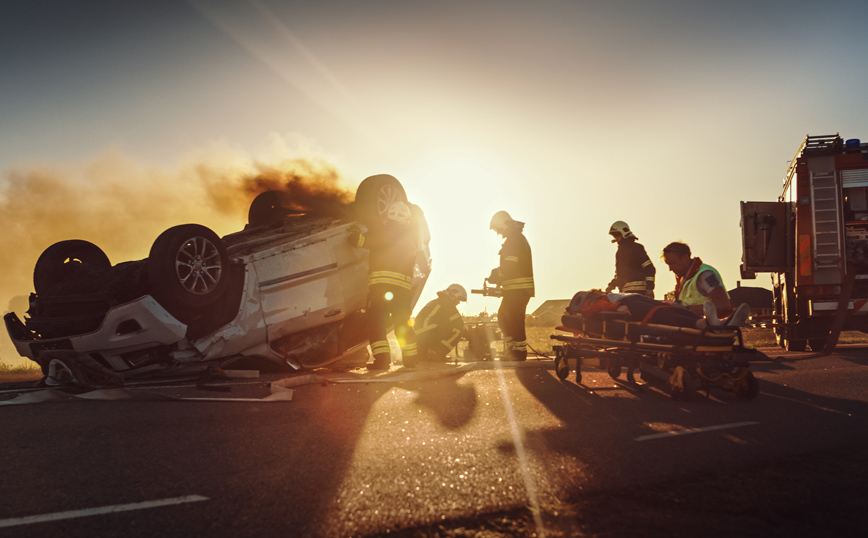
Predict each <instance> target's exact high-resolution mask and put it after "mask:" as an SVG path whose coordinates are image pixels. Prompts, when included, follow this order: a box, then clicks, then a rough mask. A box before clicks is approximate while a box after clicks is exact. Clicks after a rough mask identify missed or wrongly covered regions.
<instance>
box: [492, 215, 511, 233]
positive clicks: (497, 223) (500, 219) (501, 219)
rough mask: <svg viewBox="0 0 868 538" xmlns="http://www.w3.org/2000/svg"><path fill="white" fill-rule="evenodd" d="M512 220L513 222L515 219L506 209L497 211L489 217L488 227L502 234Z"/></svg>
mask: <svg viewBox="0 0 868 538" xmlns="http://www.w3.org/2000/svg"><path fill="white" fill-rule="evenodd" d="M513 222H515V220H513V218H512V217H510V216H509V213H507V212H506V211H498V212H497V213H495V214H494V216H493V217H491V224H490V225H489V228H491V229H492V230H494V231H495V232H497V233H499V234H501V235H503V234H504V233H506V231H507V230H508V229H509V227H510V225H511V224H512V223H513Z"/></svg>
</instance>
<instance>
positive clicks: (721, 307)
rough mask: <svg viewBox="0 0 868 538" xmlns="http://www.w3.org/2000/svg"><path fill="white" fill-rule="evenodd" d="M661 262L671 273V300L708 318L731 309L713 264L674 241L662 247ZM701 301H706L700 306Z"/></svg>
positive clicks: (727, 313)
mask: <svg viewBox="0 0 868 538" xmlns="http://www.w3.org/2000/svg"><path fill="white" fill-rule="evenodd" d="M663 261H664V262H665V263H666V265H667V266H668V267H669V269H670V270H671V271H672V272H673V273H675V302H676V304H681V305H684V306H686V307H687V308H688V309H690V311H691V312H693V313H695V314H698V315H700V316H702V315H703V314H705V315H706V317H708V318H709V319H711V320H714V319H715V317H716V318H724V317H726V316H729V315H730V314H732V312H733V308H732V301H731V300H730V298H729V293H727V291H726V288H724V287H723V279H722V278H720V273H718V272H717V269H715V268H714V267H712V266H710V265H707V264H705V263H702V260H700V259H699V257H696V258H693V257H691V256H690V247H689V246H687V244H685V243H681V242H678V241H675V242H673V243H669V244H668V245H666V248H664V249H663ZM705 303H710V305H708V306H704V305H705Z"/></svg>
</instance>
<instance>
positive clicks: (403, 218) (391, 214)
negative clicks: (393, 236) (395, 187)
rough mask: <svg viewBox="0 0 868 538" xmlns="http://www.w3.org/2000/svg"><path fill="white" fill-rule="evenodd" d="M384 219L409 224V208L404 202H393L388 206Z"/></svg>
mask: <svg viewBox="0 0 868 538" xmlns="http://www.w3.org/2000/svg"><path fill="white" fill-rule="evenodd" d="M386 218H387V219H389V220H394V221H395V222H400V223H401V224H409V223H410V208H409V207H407V204H405V203H404V202H395V203H394V204H392V205H390V206H389V209H388V210H387V211H386Z"/></svg>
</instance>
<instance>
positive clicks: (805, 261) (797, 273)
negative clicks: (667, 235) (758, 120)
mask: <svg viewBox="0 0 868 538" xmlns="http://www.w3.org/2000/svg"><path fill="white" fill-rule="evenodd" d="M741 230H742V264H741V276H742V278H756V273H771V279H772V287H773V292H774V308H775V312H774V316H773V318H774V319H773V323H772V324H771V326H772V327H773V328H774V331H775V335H776V337H777V341H778V344H779V345H780V346H781V347H783V348H785V349H787V350H792V351H804V350H805V349H806V347H807V346H808V345H810V346H811V349H812V350H813V351H820V350H823V349H826V348H827V344H831V346H834V344H835V343H837V339H838V336H839V334H840V332H841V330H856V331H862V332H868V144H863V143H861V141H860V140H858V139H850V140H847V141H846V142H845V141H844V140H843V139H842V138H841V137H840V136H839V135H838V134H837V133H836V134H834V135H824V136H810V135H808V136H806V137H805V139H804V140H803V141H802V144H801V146H800V147H799V149H798V151H797V152H796V156H795V157H794V158H793V160H792V161H791V162H790V165H789V166H788V168H787V171H786V175H785V176H784V180H783V193H782V194H781V196H780V197H779V198H778V200H777V201H775V202H741ZM829 349H831V347H830V348H829Z"/></svg>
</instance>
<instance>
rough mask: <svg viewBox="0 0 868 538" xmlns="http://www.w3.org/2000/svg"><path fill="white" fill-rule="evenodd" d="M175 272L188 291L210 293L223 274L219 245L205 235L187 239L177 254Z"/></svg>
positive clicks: (201, 293)
mask: <svg viewBox="0 0 868 538" xmlns="http://www.w3.org/2000/svg"><path fill="white" fill-rule="evenodd" d="M175 274H176V275H177V276H178V281H179V282H180V284H181V286H183V287H184V289H185V290H187V291H188V292H190V293H192V294H193V295H208V294H209V293H211V292H212V291H214V289H215V288H216V287H217V284H218V283H219V282H220V276H221V275H222V274H223V262H222V261H221V260H220V252H219V251H218V250H217V246H216V245H214V243H212V242H211V241H209V240H208V239H207V238H205V237H191V238H189V239H187V240H186V241H184V243H183V244H182V245H181V247H180V248H179V249H178V252H177V254H176V256H175Z"/></svg>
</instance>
